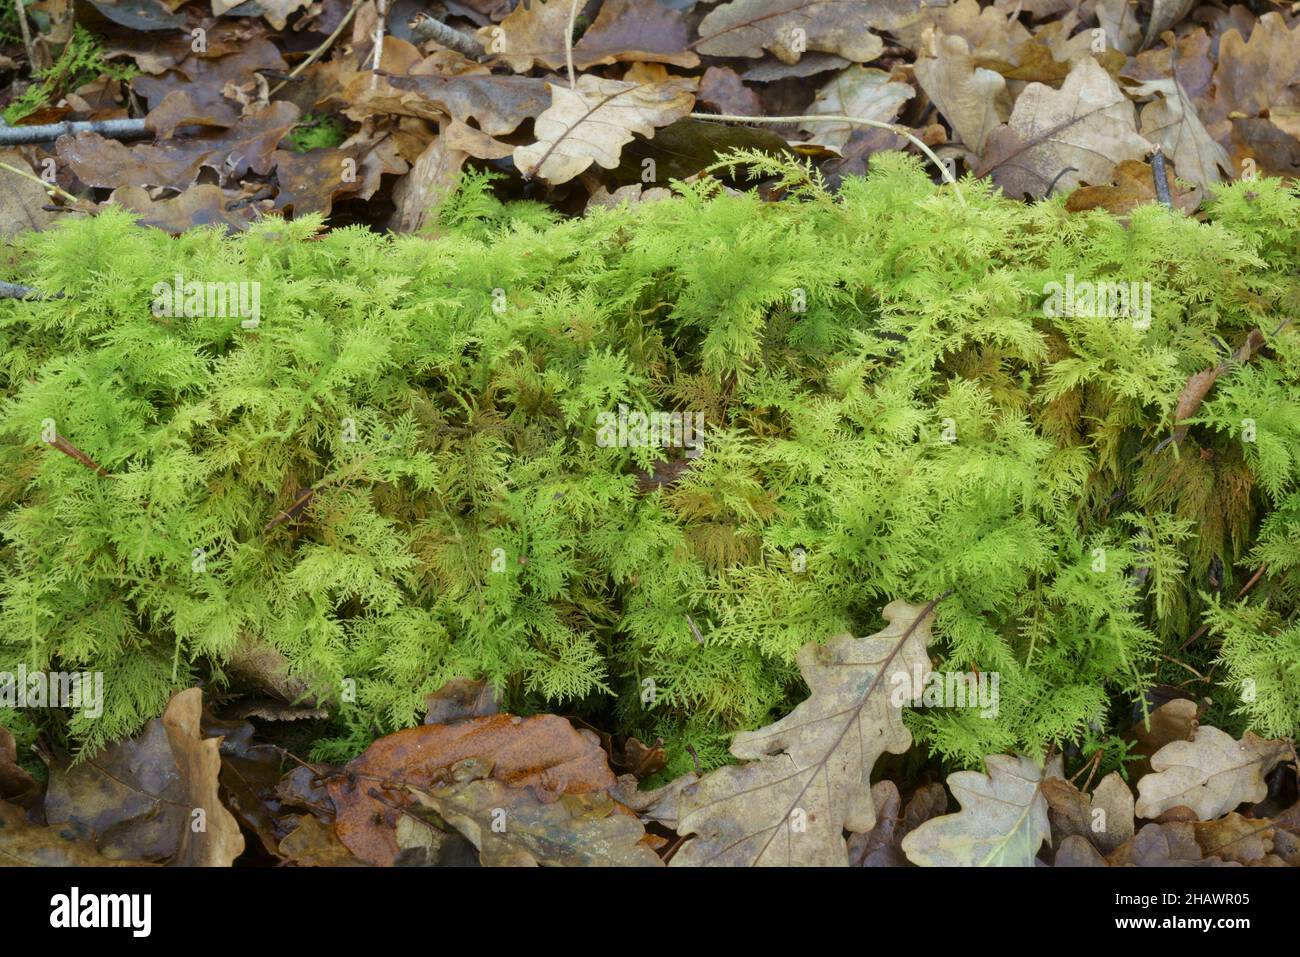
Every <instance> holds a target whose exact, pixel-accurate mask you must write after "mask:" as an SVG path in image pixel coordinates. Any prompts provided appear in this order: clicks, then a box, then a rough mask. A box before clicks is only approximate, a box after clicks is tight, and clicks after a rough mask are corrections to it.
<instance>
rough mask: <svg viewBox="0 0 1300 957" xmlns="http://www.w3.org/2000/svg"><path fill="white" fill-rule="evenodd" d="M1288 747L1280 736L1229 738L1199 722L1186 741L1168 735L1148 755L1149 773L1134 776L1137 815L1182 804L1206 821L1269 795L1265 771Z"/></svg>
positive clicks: (1146, 815) (1147, 815) (1157, 813)
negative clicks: (1169, 738)
mask: <svg viewBox="0 0 1300 957" xmlns="http://www.w3.org/2000/svg"><path fill="white" fill-rule="evenodd" d="M1290 750H1291V749H1290V745H1289V744H1288V743H1287V742H1285V741H1267V740H1265V739H1263V738H1258V737H1256V736H1255V735H1254V734H1252V733H1251V732H1249V731H1247V732H1246V735H1245V737H1243V738H1242V739H1241V740H1240V741H1234V740H1233V739H1232V736H1231V735H1229V734H1225V733H1224V732H1222V731H1220V730H1219V729H1218V728H1211V727H1201V728H1198V729H1197V730H1196V737H1195V738H1193V739H1192V740H1191V741H1172V742H1170V743H1169V744H1166V745H1165V746H1164V747H1163V748H1161V749H1160V750H1159V751H1158V752H1156V754H1155V755H1154V756H1153V757H1152V758H1151V768H1152V771H1151V773H1150V774H1148V775H1146V776H1145V777H1143V778H1142V779H1141V780H1140V781H1138V801H1137V808H1136V811H1137V816H1138V817H1144V818H1155V817H1159V816H1160V815H1161V814H1162V813H1164V812H1165V811H1167V810H1169V809H1170V808H1172V807H1177V806H1178V805H1180V804H1181V805H1184V806H1186V807H1189V808H1191V809H1192V810H1193V811H1195V812H1196V815H1197V817H1199V818H1200V819H1201V820H1203V821H1209V820H1213V819H1214V818H1217V817H1222V816H1223V815H1224V814H1227V813H1228V812H1229V811H1231V810H1232V809H1233V808H1235V807H1236V806H1237V805H1239V804H1245V803H1251V804H1253V803H1255V802H1257V801H1262V800H1264V798H1265V797H1267V795H1268V784H1267V783H1265V781H1264V775H1266V774H1268V772H1269V771H1272V770H1273V768H1275V767H1276V766H1277V764H1278V762H1279V761H1281V760H1282V759H1283V758H1285V757H1286V756H1287V755H1288V754H1290Z"/></svg>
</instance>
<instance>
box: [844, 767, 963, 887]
mask: <svg viewBox="0 0 1300 957" xmlns="http://www.w3.org/2000/svg"><path fill="white" fill-rule="evenodd" d="M871 799H872V801H873V802H874V804H875V808H876V826H875V827H873V828H872V829H871V830H870V831H869V832H868V833H866V834H860V833H853V834H850V835H849V864H850V865H851V866H853V867H909V866H911V862H910V861H908V859H907V855H906V854H904V853H903V848H902V843H903V838H905V837H906V836H907V835H908V834H910V833H911V832H912V831H914V830H916V829H917V828H918V827H920V826H921V825H922V824H924V823H925V822H926V821H928V820H930V818H932V817H935V816H937V815H939V814H942V813H943V812H944V811H945V810H947V808H948V792H947V791H945V790H944V789H943V785H942V784H927V785H925V786H924V787H922V788H919V789H918V790H917V792H916V793H915V794H913V795H912V797H911V799H910V800H909V801H908V802H907V808H906V810H902V801H901V799H900V796H899V793H898V785H896V784H894V782H893V781H877V782H876V783H875V784H873V785H872V786H871Z"/></svg>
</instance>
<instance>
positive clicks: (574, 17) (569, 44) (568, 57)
mask: <svg viewBox="0 0 1300 957" xmlns="http://www.w3.org/2000/svg"><path fill="white" fill-rule="evenodd" d="M19 2H21V0H19ZM582 4H583V0H573V3H572V5H571V6H570V7H569V25H568V26H567V27H565V28H564V65H565V66H567V67H568V68H569V89H570V90H572V89H573V88H574V87H575V86H577V85H578V81H577V77H576V76H575V74H574V72H573V26H574V24H575V23H577V22H578V7H580V6H582Z"/></svg>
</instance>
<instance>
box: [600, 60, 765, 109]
mask: <svg viewBox="0 0 1300 957" xmlns="http://www.w3.org/2000/svg"><path fill="white" fill-rule="evenodd" d="M624 79H627V77H624ZM696 100H697V101H698V102H699V104H700V105H701V106H705V107H708V108H709V109H711V110H713V111H714V112H716V113H730V114H732V115H733V116H761V115H762V113H763V101H762V100H761V99H760V98H759V96H758V94H757V93H755V92H754V91H753V90H751V89H750V88H749V87H747V86H745V84H744V82H743V81H742V80H741V79H740V75H739V74H738V73H736V71H735V70H733V69H731V68H730V67H725V66H711V67H709V68H708V69H707V70H705V71H704V76H702V77H701V78H700V91H699V93H698V94H697V95H696Z"/></svg>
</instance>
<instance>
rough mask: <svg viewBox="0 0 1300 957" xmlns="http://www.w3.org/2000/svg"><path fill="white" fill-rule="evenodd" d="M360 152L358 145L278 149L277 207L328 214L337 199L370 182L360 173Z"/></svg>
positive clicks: (274, 158)
mask: <svg viewBox="0 0 1300 957" xmlns="http://www.w3.org/2000/svg"><path fill="white" fill-rule="evenodd" d="M360 153H361V151H360V150H359V149H355V148H353V149H346V150H345V149H338V148H334V147H321V148H319V149H314V150H307V151H305V152H302V153H298V152H294V151H292V150H276V151H275V152H274V153H272V154H271V161H272V162H273V163H274V164H275V181H276V184H277V185H278V187H279V191H278V192H277V193H276V197H275V208H276V209H278V210H292V212H293V215H294V216H301V215H302V214H304V213H321V214H323V215H326V216H328V215H329V213H330V210H331V209H333V207H334V201H335V200H336V199H339V198H341V197H343V196H347V195H350V194H353V193H359V192H361V191H362V189H363V187H364V186H365V185H366V182H365V179H364V177H362V176H360V175H359V170H360V165H359V162H360V160H361V155H360Z"/></svg>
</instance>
